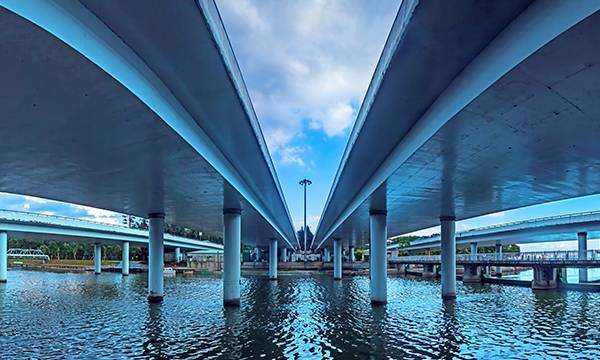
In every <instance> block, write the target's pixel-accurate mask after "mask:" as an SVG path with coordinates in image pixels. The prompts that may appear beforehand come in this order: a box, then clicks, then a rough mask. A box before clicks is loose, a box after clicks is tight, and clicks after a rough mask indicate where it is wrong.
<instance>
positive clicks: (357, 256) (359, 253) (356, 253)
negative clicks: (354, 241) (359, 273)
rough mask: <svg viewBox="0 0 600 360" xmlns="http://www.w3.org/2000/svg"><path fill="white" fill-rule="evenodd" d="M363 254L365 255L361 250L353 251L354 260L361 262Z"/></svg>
mask: <svg viewBox="0 0 600 360" xmlns="http://www.w3.org/2000/svg"><path fill="white" fill-rule="evenodd" d="M364 253H365V251H364V250H362V249H356V250H354V258H355V259H356V260H357V261H362V257H363V255H364Z"/></svg>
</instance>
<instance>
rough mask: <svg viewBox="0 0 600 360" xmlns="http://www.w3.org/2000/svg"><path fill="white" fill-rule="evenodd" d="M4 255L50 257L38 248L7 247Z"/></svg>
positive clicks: (47, 258)
mask: <svg viewBox="0 0 600 360" xmlns="http://www.w3.org/2000/svg"><path fill="white" fill-rule="evenodd" d="M6 257H7V258H9V259H42V260H50V257H49V256H48V255H46V254H44V253H43V252H42V250H39V249H8V252H7V253H6Z"/></svg>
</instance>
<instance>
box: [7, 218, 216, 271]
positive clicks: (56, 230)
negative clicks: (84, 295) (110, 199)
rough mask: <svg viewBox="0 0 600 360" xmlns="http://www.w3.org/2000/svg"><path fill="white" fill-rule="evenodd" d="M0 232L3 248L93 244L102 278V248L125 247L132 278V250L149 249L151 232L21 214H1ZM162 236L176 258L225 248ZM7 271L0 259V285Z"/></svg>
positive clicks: (96, 267) (96, 264)
mask: <svg viewBox="0 0 600 360" xmlns="http://www.w3.org/2000/svg"><path fill="white" fill-rule="evenodd" d="M0 228H1V229H2V231H0V242H2V243H3V244H6V242H7V238H8V237H9V236H10V237H14V238H21V239H22V238H33V239H36V240H48V241H61V242H84V243H93V244H94V267H95V271H96V274H100V271H101V262H100V260H101V258H102V245H103V244H104V245H107V244H108V245H121V246H123V275H129V246H130V245H132V246H136V247H148V246H149V242H150V239H149V238H150V234H149V231H148V230H139V229H131V228H128V227H125V226H122V225H108V224H102V223H98V222H93V221H88V220H81V219H71V218H66V217H61V216H49V215H40V214H32V213H26V212H19V211H6V210H0ZM163 236H164V241H163V246H164V247H166V248H171V249H174V250H175V257H176V258H179V257H180V256H181V251H182V250H183V251H189V250H204V249H213V250H222V249H223V245H219V244H215V243H211V242H208V241H202V240H195V239H188V238H184V237H181V236H174V235H170V234H164V235H163ZM4 246H5V245H4ZM11 250H14V249H11ZM6 270H7V261H6V258H4V257H1V256H0V282H6V275H7V274H6Z"/></svg>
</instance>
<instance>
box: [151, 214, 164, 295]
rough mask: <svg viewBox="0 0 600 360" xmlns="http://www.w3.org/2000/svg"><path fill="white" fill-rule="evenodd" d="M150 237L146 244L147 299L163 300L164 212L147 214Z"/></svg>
mask: <svg viewBox="0 0 600 360" xmlns="http://www.w3.org/2000/svg"><path fill="white" fill-rule="evenodd" d="M148 222H149V223H150V239H149V244H148V300H149V301H162V300H163V283H164V275H163V267H164V261H165V244H164V228H165V214H148Z"/></svg>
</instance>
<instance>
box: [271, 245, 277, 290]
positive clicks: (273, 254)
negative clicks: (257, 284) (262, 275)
mask: <svg viewBox="0 0 600 360" xmlns="http://www.w3.org/2000/svg"><path fill="white" fill-rule="evenodd" d="M269 280H277V239H269Z"/></svg>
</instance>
